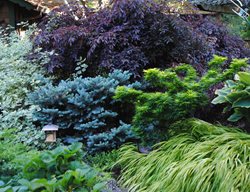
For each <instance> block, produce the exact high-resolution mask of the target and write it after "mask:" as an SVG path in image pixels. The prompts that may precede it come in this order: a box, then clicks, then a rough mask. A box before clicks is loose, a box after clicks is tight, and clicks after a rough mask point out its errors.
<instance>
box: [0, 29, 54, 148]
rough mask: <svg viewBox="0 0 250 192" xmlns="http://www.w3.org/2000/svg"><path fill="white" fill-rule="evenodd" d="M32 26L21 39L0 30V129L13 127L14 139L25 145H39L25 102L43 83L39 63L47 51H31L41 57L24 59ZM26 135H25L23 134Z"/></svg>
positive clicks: (30, 49)
mask: <svg viewBox="0 0 250 192" xmlns="http://www.w3.org/2000/svg"><path fill="white" fill-rule="evenodd" d="M33 32H34V29H33V27H30V28H29V30H27V31H26V36H25V37H23V38H21V37H20V36H19V35H18V34H17V32H15V31H13V32H11V33H9V32H7V31H6V30H3V29H1V30H0V47H1V52H0V84H1V86H0V130H3V129H7V128H17V129H16V132H18V133H16V134H18V135H19V136H20V137H18V138H16V139H17V140H19V141H21V142H24V143H26V144H28V145H33V146H37V147H44V146H41V145H40V144H39V139H40V138H43V135H42V134H41V132H39V131H38V130H36V128H35V127H34V125H33V121H32V111H33V110H34V106H32V105H30V104H29V103H28V102H27V95H28V94H29V93H30V92H32V91H34V90H35V89H37V87H39V86H41V85H43V84H44V83H46V82H47V79H46V78H45V77H44V75H45V71H44V70H43V69H41V65H42V64H44V63H46V62H48V60H49V59H48V54H47V53H44V52H41V50H39V49H37V50H33V51H35V52H36V53H37V54H39V55H40V56H41V57H37V58H33V59H28V57H29V56H30V53H31V51H32V46H33V44H32V42H31V41H30V38H31V36H32V35H31V34H32V33H33ZM27 134H28V135H29V138H28V137H27Z"/></svg>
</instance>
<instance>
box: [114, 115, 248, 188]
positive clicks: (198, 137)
mask: <svg viewBox="0 0 250 192" xmlns="http://www.w3.org/2000/svg"><path fill="white" fill-rule="evenodd" d="M178 126H182V127H183V128H184V129H186V132H183V133H182V134H179V135H177V136H174V137H172V138H170V139H169V140H168V141H164V142H161V143H159V144H157V145H156V146H155V147H154V150H153V151H151V152H150V153H149V154H142V153H139V152H138V151H137V147H136V146H133V145H127V146H123V147H122V148H121V149H120V153H121V155H120V157H119V160H118V162H117V163H118V164H119V165H120V166H121V167H122V174H121V178H120V183H122V184H123V186H125V187H127V188H128V191H130V192H132V191H136V192H148V191H150V192H165V191H171V192H205V191H220V192H228V191H241V192H248V191H249V187H250V182H249V181H250V164H249V160H250V150H249V149H250V135H248V134H246V133H243V132H241V131H239V130H237V129H232V128H226V127H221V126H214V125H212V124H209V123H206V122H204V121H201V120H195V119H191V120H185V121H183V122H181V123H180V122H179V125H178ZM182 127H180V129H182Z"/></svg>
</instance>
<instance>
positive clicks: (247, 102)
mask: <svg viewBox="0 0 250 192" xmlns="http://www.w3.org/2000/svg"><path fill="white" fill-rule="evenodd" d="M232 107H233V108H235V107H244V108H250V97H249V98H246V99H240V100H238V101H236V102H234V104H233V106H232Z"/></svg>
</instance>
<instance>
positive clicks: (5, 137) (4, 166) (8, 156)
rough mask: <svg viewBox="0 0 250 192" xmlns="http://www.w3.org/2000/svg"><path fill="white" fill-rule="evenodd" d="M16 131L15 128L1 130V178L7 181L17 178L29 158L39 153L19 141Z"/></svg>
mask: <svg viewBox="0 0 250 192" xmlns="http://www.w3.org/2000/svg"><path fill="white" fill-rule="evenodd" d="M15 132H16V130H15V129H4V130H1V131H0V151H1V153H0V180H2V181H5V182H8V181H9V180H10V179H12V180H16V179H17V178H18V176H19V173H20V172H21V171H22V167H23V166H24V164H25V163H27V159H29V158H31V157H32V156H33V155H35V154H36V153H38V152H37V150H35V149H32V148H31V147H28V146H26V145H24V144H23V143H17V140H18V136H17V135H16V134H15Z"/></svg>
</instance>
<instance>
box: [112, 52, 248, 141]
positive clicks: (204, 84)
mask: <svg viewBox="0 0 250 192" xmlns="http://www.w3.org/2000/svg"><path fill="white" fill-rule="evenodd" d="M225 61H226V58H225V57H219V56H215V57H214V59H213V60H211V61H210V62H209V64H208V65H209V67H210V69H209V70H208V71H207V73H205V74H204V75H203V76H202V77H198V75H197V72H196V70H195V69H194V68H193V67H192V66H191V65H187V64H183V65H179V66H177V67H174V68H168V69H166V70H165V71H160V70H159V69H149V70H146V71H145V75H144V78H145V80H146V82H147V83H148V84H149V85H150V86H151V87H152V90H151V91H150V92H149V91H147V92H145V91H141V90H136V89H133V88H128V87H125V86H123V87H118V88H117V90H116V95H115V98H116V99H122V100H126V101H128V102H132V103H134V104H135V106H136V113H135V116H134V119H133V126H134V127H135V130H136V131H137V132H138V133H139V135H141V136H142V135H145V136H146V138H147V137H148V138H149V139H152V135H153V134H156V133H157V135H159V133H158V131H159V130H160V131H162V130H163V132H165V130H166V127H168V125H169V124H171V123H173V122H175V121H177V120H180V119H183V118H187V117H192V116H194V114H195V112H196V110H200V109H201V108H202V107H203V106H205V105H207V104H208V103H209V102H208V101H209V99H208V95H207V92H208V90H209V89H210V88H211V87H212V86H214V85H216V84H217V83H220V82H222V81H224V80H227V79H232V78H233V74H234V73H235V72H237V71H239V70H240V69H241V67H246V66H247V63H246V61H247V60H246V59H234V60H233V61H232V62H231V63H230V66H229V68H228V69H226V70H225V71H223V70H222V69H221V65H222V64H223V63H224V62H225ZM155 128H157V129H155ZM157 135H156V137H158V136H157ZM160 135H161V134H160Z"/></svg>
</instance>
